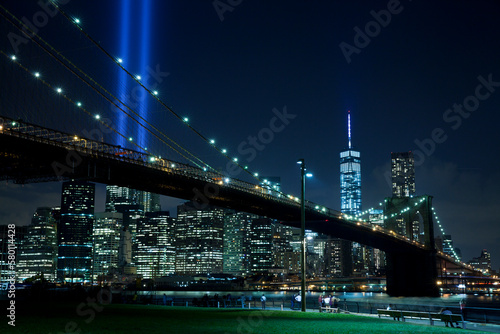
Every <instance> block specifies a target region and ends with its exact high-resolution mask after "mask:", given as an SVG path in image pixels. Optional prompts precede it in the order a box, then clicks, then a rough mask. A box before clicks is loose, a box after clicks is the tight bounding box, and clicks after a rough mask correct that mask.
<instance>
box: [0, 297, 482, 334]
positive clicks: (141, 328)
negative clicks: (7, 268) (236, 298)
mask: <svg viewBox="0 0 500 334" xmlns="http://www.w3.org/2000/svg"><path fill="white" fill-rule="evenodd" d="M2 309H3V307H2ZM2 318H3V320H2V322H1V323H0V333H54V334H56V333H57V334H60V333H81V334H86V333H182V334H189V333H196V334H200V333H203V334H204V333H218V334H224V333H242V334H243V333H245V334H260V333H266V334H267V333H278V334H287V333H305V334H310V333H311V334H313V333H318V334H325V333H335V334H337V333H452V332H455V333H475V334H477V333H479V332H478V331H465V330H462V329H453V328H444V327H437V326H434V327H431V326H419V325H411V324H408V323H403V322H395V321H392V320H384V319H378V318H371V317H360V316H355V315H348V314H325V313H319V312H318V313H311V312H309V313H301V312H293V311H264V312H262V311H258V310H255V311H249V310H241V309H227V310H226V309H205V308H185V307H163V306H142V305H98V304H95V305H94V307H93V306H92V305H84V304H81V305H80V307H78V306H77V305H73V304H50V303H49V304H45V305H44V306H43V307H39V306H36V305H25V306H24V307H21V308H19V309H18V310H16V327H15V328H14V327H11V326H8V325H7V321H8V318H6V317H5V315H3V316H2Z"/></svg>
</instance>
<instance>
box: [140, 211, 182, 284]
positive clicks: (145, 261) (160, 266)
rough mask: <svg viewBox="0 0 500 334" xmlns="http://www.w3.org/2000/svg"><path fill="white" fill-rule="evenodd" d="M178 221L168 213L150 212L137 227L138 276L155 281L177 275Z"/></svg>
mask: <svg viewBox="0 0 500 334" xmlns="http://www.w3.org/2000/svg"><path fill="white" fill-rule="evenodd" d="M176 223H177V220H176V219H175V218H173V217H170V213H169V212H168V211H157V212H149V213H147V214H146V217H145V218H141V219H139V223H138V225H137V254H136V258H135V265H136V267H137V274H140V275H142V277H143V278H146V279H153V278H158V277H161V276H165V275H169V274H174V273H175V254H176V250H175V229H176Z"/></svg>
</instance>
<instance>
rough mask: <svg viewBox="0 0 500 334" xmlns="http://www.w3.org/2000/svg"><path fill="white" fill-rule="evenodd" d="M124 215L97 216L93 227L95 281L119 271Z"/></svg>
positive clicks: (104, 213)
mask: <svg viewBox="0 0 500 334" xmlns="http://www.w3.org/2000/svg"><path fill="white" fill-rule="evenodd" d="M122 225H123V214H121V213H119V212H99V213H96V214H95V220H94V227H93V231H94V232H93V235H92V238H93V244H94V256H93V262H94V266H93V275H94V280H99V277H102V276H104V275H107V274H109V273H111V272H114V271H116V270H117V269H118V253H119V247H120V233H121V229H122Z"/></svg>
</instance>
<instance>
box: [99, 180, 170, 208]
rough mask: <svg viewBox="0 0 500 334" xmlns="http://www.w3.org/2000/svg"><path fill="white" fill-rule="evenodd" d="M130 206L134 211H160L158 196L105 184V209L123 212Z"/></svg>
mask: <svg viewBox="0 0 500 334" xmlns="http://www.w3.org/2000/svg"><path fill="white" fill-rule="evenodd" d="M131 206H132V209H133V210H134V211H135V210H137V209H140V210H142V211H143V212H155V211H160V209H161V208H160V196H159V195H158V194H153V193H150V192H147V191H141V190H135V189H130V188H127V187H120V186H113V185H111V186H106V211H108V212H121V213H124V212H125V211H129V210H130V209H131Z"/></svg>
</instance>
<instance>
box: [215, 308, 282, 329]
mask: <svg viewBox="0 0 500 334" xmlns="http://www.w3.org/2000/svg"><path fill="white" fill-rule="evenodd" d="M272 313H273V312H272V311H267V312H266V311H252V312H251V313H250V314H249V315H248V317H247V318H246V319H244V318H242V317H238V318H237V319H236V321H238V327H236V333H238V334H252V333H253V332H254V331H255V330H256V329H257V328H258V327H261V326H263V325H264V319H265V318H269V317H270V316H271V315H272ZM231 333H232V332H231ZM225 334H229V332H225Z"/></svg>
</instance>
